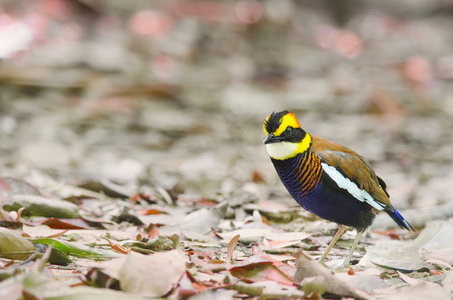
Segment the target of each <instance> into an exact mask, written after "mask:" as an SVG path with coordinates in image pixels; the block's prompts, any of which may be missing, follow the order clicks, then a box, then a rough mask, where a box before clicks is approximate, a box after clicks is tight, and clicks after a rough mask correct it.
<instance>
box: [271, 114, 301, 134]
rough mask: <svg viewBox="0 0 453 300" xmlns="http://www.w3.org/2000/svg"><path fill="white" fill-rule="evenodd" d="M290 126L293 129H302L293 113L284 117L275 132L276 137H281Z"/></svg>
mask: <svg viewBox="0 0 453 300" xmlns="http://www.w3.org/2000/svg"><path fill="white" fill-rule="evenodd" d="M288 126H289V127H292V128H299V127H300V125H299V122H298V121H297V118H296V116H295V115H294V114H293V113H288V114H286V115H284V116H283V117H282V119H281V123H280V126H279V127H278V128H277V130H275V132H274V135H275V136H280V135H281V134H282V133H283V131H285V129H286V128H287V127H288Z"/></svg>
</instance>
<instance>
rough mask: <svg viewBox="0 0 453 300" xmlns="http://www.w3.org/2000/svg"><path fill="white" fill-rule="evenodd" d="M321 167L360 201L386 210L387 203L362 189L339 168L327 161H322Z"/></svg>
mask: <svg viewBox="0 0 453 300" xmlns="http://www.w3.org/2000/svg"><path fill="white" fill-rule="evenodd" d="M321 167H322V169H323V170H324V172H326V173H327V174H328V175H329V176H330V178H332V180H333V181H335V182H336V183H337V184H338V186H339V187H340V188H342V189H345V190H347V191H348V192H349V194H351V195H352V196H353V197H354V198H356V199H357V200H359V201H362V202H364V201H365V202H366V203H368V204H369V205H371V206H372V207H374V208H376V209H378V210H384V208H385V204H383V203H381V202H378V201H376V200H374V199H373V197H371V195H370V194H368V193H367V191H365V190H361V189H360V188H359V187H358V186H357V185H356V184H355V183H354V182H352V181H351V180H350V179H349V178H346V177H344V176H343V175H342V174H341V173H340V172H338V170H337V169H335V168H334V167H332V166H329V165H328V164H326V163H321Z"/></svg>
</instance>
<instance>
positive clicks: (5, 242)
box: [0, 227, 36, 260]
mask: <svg viewBox="0 0 453 300" xmlns="http://www.w3.org/2000/svg"><path fill="white" fill-rule="evenodd" d="M35 252H36V250H35V245H33V243H32V242H30V241H29V240H27V239H26V238H24V237H22V236H20V235H18V234H17V233H15V232H14V231H12V230H10V229H6V228H3V227H0V255H1V257H4V258H10V259H18V260H26V259H27V258H29V257H30V255H32V254H33V253H35Z"/></svg>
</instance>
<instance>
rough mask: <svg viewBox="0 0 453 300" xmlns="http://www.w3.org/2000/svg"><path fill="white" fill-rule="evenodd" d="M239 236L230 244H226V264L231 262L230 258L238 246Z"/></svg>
mask: <svg viewBox="0 0 453 300" xmlns="http://www.w3.org/2000/svg"><path fill="white" fill-rule="evenodd" d="M240 237H241V236H240V235H239V234H238V235H236V236H234V237H233V238H232V239H231V241H230V243H229V244H228V251H227V261H228V262H231V258H232V257H233V252H234V249H236V246H237V244H238V240H239V238H240Z"/></svg>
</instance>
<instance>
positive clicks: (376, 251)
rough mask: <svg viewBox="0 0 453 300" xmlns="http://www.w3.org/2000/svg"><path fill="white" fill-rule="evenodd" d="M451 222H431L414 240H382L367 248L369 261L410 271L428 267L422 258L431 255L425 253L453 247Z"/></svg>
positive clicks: (452, 225)
mask: <svg viewBox="0 0 453 300" xmlns="http://www.w3.org/2000/svg"><path fill="white" fill-rule="evenodd" d="M451 236H453V222H452V221H448V222H447V221H436V222H431V223H429V224H428V226H427V227H426V228H425V229H423V231H422V232H421V233H420V235H419V236H418V237H417V238H416V239H415V240H408V241H395V240H393V241H383V242H379V243H377V244H376V245H374V246H372V247H369V248H368V249H367V254H368V257H369V259H370V261H371V262H372V263H374V264H376V265H378V266H382V267H386V268H390V269H396V270H400V271H403V272H412V271H417V270H420V269H429V264H427V263H426V261H424V260H423V253H425V259H430V258H431V257H429V255H428V256H426V253H429V252H431V253H436V252H437V253H438V254H441V253H442V250H443V249H450V248H453V240H452V239H451V238H450V237H451Z"/></svg>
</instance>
